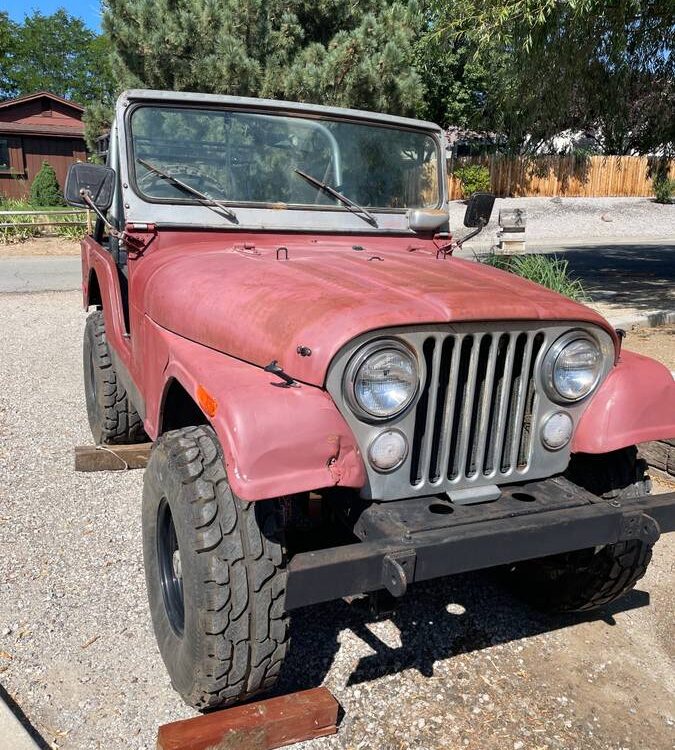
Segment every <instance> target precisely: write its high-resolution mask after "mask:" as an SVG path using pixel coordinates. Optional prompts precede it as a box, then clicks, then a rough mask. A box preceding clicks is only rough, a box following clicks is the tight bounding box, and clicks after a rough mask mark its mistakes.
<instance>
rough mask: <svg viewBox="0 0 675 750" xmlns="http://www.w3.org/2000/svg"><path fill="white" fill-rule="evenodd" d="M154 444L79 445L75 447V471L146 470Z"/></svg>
mask: <svg viewBox="0 0 675 750" xmlns="http://www.w3.org/2000/svg"><path fill="white" fill-rule="evenodd" d="M151 448H152V443H137V444H135V445H78V446H76V447H75V471H124V470H125V469H144V468H145V467H146V465H147V463H148V458H149V457H150V449H151Z"/></svg>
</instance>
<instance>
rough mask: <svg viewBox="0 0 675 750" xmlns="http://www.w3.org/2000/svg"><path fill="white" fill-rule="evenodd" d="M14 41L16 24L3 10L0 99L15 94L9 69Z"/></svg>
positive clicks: (0, 47)
mask: <svg viewBox="0 0 675 750" xmlns="http://www.w3.org/2000/svg"><path fill="white" fill-rule="evenodd" d="M15 42H16V24H15V23H14V22H13V21H12V20H11V19H10V17H9V14H8V13H6V12H5V11H3V12H1V13H0V101H2V99H8V98H10V97H11V96H14V95H15V89H14V82H13V81H12V80H11V78H10V74H9V70H10V65H11V61H12V55H13V54H14V46H15Z"/></svg>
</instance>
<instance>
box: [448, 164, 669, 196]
mask: <svg viewBox="0 0 675 750" xmlns="http://www.w3.org/2000/svg"><path fill="white" fill-rule="evenodd" d="M469 164H481V165H483V166H486V167H487V168H488V169H489V170H490V183H491V190H492V192H493V193H495V194H496V195H498V196H500V197H509V196H513V197H518V198H520V197H536V196H541V197H545V196H550V197H555V196H563V197H568V198H571V197H577V198H603V197H610V196H614V197H616V196H625V197H633V196H634V197H642V196H652V195H654V187H653V182H652V179H651V177H650V176H649V173H650V166H651V164H652V161H651V160H650V159H649V157H646V156H585V157H584V156H532V157H528V156H515V157H507V156H501V155H492V156H475V157H474V156H468V157H460V158H459V159H456V160H455V161H454V163H453V164H452V165H451V166H450V174H449V176H448V186H449V190H450V199H451V200H453V199H454V200H457V199H458V198H464V197H466V196H464V194H463V192H462V185H461V183H460V181H459V179H458V178H457V177H456V175H455V174H454V172H455V170H456V169H457V168H458V167H461V166H466V165H469ZM670 176H671V178H675V161H673V162H671V164H670Z"/></svg>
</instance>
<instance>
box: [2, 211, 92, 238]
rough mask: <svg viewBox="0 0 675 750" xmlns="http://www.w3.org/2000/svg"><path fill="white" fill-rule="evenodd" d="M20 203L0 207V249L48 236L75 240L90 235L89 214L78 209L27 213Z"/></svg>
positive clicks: (90, 220) (90, 223)
mask: <svg viewBox="0 0 675 750" xmlns="http://www.w3.org/2000/svg"><path fill="white" fill-rule="evenodd" d="M26 206H27V204H26V203H22V202H19V201H5V202H4V203H2V204H0V245H10V244H14V243H17V242H25V241H26V240H29V239H31V238H33V237H40V236H42V235H46V234H51V235H56V236H58V237H63V238H64V239H70V240H78V239H80V238H81V237H83V236H84V234H85V233H86V232H91V229H92V218H91V214H90V212H89V211H86V210H84V211H78V210H77V209H75V210H73V209H69V208H68V209H58V210H54V209H50V208H43V209H37V210H34V209H27V208H26Z"/></svg>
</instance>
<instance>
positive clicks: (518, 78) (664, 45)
mask: <svg viewBox="0 0 675 750" xmlns="http://www.w3.org/2000/svg"><path fill="white" fill-rule="evenodd" d="M440 5H441V10H440V14H441V18H442V22H441V28H442V31H441V35H442V36H443V38H445V39H447V40H456V39H464V40H468V41H469V42H470V43H472V44H474V45H475V46H476V50H477V52H476V55H477V59H478V60H481V61H482V62H483V63H484V64H485V65H486V68H487V69H488V71H490V76H491V77H492V76H494V81H495V82H496V83H497V84H498V85H492V87H491V91H490V92H489V100H490V107H489V108H488V109H489V112H488V119H490V120H491V123H492V126H493V127H494V128H498V129H500V130H502V131H504V132H505V133H506V134H507V135H508V136H509V138H510V140H511V143H512V144H513V145H514V146H516V147H521V148H524V149H526V150H527V149H529V150H534V149H535V148H538V147H539V146H540V145H541V144H542V143H545V142H546V141H547V140H549V139H550V138H551V137H552V136H554V135H555V134H557V133H559V132H561V131H562V130H566V129H571V130H587V129H590V130H593V131H594V132H595V133H596V134H597V141H598V145H599V147H600V148H601V149H602V150H603V151H604V152H605V153H619V154H621V153H631V152H634V151H637V152H640V153H653V152H656V153H659V152H660V153H663V154H667V153H668V152H672V150H673V144H674V143H675V118H673V116H672V113H673V111H675V55H674V54H673V39H675V4H673V2H672V0H613V2H604V1H601V0H568V1H567V2H557V0H444V1H443V2H441V3H440ZM495 61H499V65H500V66H501V69H500V70H497V68H496V66H495Z"/></svg>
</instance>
